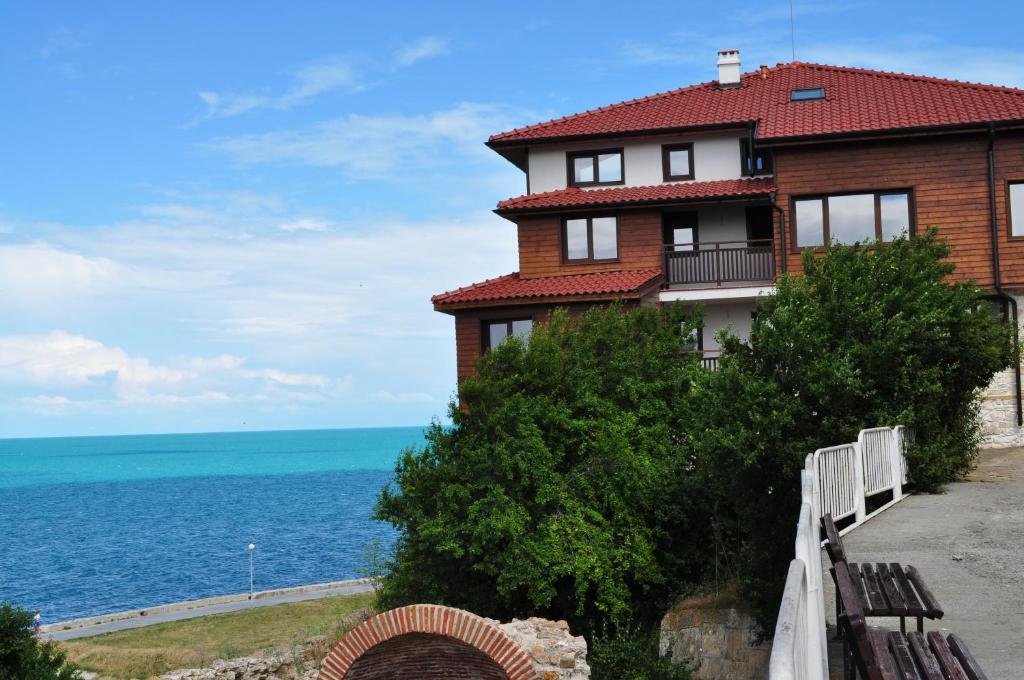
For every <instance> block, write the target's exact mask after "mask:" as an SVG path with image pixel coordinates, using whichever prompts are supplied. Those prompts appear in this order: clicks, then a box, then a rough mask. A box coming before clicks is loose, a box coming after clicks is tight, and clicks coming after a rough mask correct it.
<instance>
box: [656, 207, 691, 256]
mask: <svg viewBox="0 0 1024 680" xmlns="http://www.w3.org/2000/svg"><path fill="white" fill-rule="evenodd" d="M664 220H665V221H664V227H663V240H664V243H665V245H666V246H671V247H672V250H673V251H674V252H677V253H678V252H689V251H693V250H694V247H695V245H696V243H697V213H695V212H683V213H665V218H664Z"/></svg>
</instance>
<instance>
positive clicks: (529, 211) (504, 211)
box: [494, 190, 772, 219]
mask: <svg viewBox="0 0 1024 680" xmlns="http://www.w3.org/2000/svg"><path fill="white" fill-rule="evenodd" d="M771 195H772V192H771V191H770V190H766V191H763V192H751V193H746V194H735V195H727V196H699V197H695V198H663V199H654V200H647V201H629V202H623V203H583V204H574V205H563V206H544V207H542V208H495V209H494V213H495V214H496V215H499V216H501V217H504V218H506V219H508V218H509V217H511V216H516V215H543V214H546V213H560V214H562V213H572V212H583V211H592V210H595V209H601V208H616V209H624V208H625V209H628V208H649V207H652V206H663V205H672V204H683V205H701V204H713V203H736V202H741V201H757V200H763V199H766V198H771Z"/></svg>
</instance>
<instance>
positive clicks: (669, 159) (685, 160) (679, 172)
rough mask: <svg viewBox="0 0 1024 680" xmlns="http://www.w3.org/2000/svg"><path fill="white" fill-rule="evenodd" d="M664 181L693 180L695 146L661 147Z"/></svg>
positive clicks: (668, 145)
mask: <svg viewBox="0 0 1024 680" xmlns="http://www.w3.org/2000/svg"><path fill="white" fill-rule="evenodd" d="M661 169H662V174H663V179H664V180H665V181H666V182H668V181H674V180H683V179H693V144H666V145H665V146H663V147H661Z"/></svg>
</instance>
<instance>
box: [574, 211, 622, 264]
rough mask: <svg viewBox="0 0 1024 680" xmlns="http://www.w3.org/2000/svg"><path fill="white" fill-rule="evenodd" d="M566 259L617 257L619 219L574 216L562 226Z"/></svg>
mask: <svg viewBox="0 0 1024 680" xmlns="http://www.w3.org/2000/svg"><path fill="white" fill-rule="evenodd" d="M562 231H563V234H562V243H563V244H564V245H563V247H564V252H563V255H564V256H565V259H566V261H569V262H602V261H604V262H608V261H612V260H616V259H618V257H619V220H618V218H616V217H574V218H570V219H566V220H565V222H564V224H563V228H562Z"/></svg>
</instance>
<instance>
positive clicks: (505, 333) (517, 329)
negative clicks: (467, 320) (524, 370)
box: [484, 319, 533, 349]
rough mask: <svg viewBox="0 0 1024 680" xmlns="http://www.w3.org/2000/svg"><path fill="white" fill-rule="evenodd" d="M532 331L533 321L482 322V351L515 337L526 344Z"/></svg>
mask: <svg viewBox="0 0 1024 680" xmlns="http://www.w3.org/2000/svg"><path fill="white" fill-rule="evenodd" d="M532 331H533V319H507V320H504V319H503V320H501V321H485V322H484V349H491V348H492V347H497V346H498V345H500V344H501V343H503V342H505V340H507V339H509V338H510V337H512V336H515V337H517V338H519V339H520V340H522V341H523V342H527V341H528V340H529V339H530V333H531V332H532Z"/></svg>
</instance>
